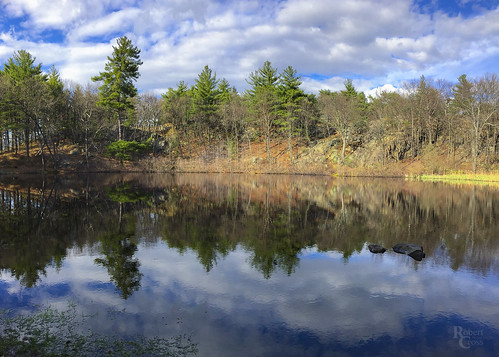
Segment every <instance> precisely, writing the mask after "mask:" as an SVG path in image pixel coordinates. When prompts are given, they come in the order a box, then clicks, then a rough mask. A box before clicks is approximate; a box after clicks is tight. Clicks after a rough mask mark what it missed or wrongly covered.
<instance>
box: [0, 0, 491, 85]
mask: <svg viewBox="0 0 499 357" xmlns="http://www.w3.org/2000/svg"><path fill="white" fill-rule="evenodd" d="M0 1H1V3H2V7H3V9H4V11H5V14H7V16H10V17H11V18H16V17H17V18H20V17H21V16H23V19H24V20H23V21H24V22H23V23H22V24H15V26H14V31H11V32H8V33H3V34H0V60H1V61H5V60H6V59H7V58H8V57H9V56H10V54H9V52H13V50H14V49H21V48H25V49H28V50H36V51H38V52H39V53H43V56H42V55H39V59H41V58H42V57H43V61H44V64H46V65H51V64H52V63H49V62H48V60H50V61H52V60H54V62H53V63H54V64H56V65H58V66H59V67H60V69H61V73H63V75H64V76H66V75H67V76H70V79H73V80H77V81H81V80H82V79H84V78H85V77H86V76H88V75H89V73H94V74H95V72H94V71H95V70H96V67H97V66H96V64H97V61H99V60H101V61H102V64H101V66H100V67H99V69H98V70H100V69H101V68H103V67H104V63H105V61H106V56H107V55H110V54H111V51H112V49H111V47H110V46H109V38H110V37H109V36H115V35H120V34H126V35H129V36H130V37H131V38H132V39H133V41H134V43H135V44H137V45H138V46H139V48H141V50H142V53H141V57H142V59H143V61H144V65H143V66H142V67H141V74H142V75H141V78H140V80H139V82H138V86H139V89H140V90H146V91H156V92H158V91H160V90H163V89H165V88H168V87H172V86H175V85H176V83H177V82H178V81H180V80H184V81H186V82H189V83H191V84H192V83H193V82H194V79H195V78H196V77H197V75H198V74H199V73H200V71H201V70H202V68H203V66H204V65H206V64H207V65H209V66H210V68H212V69H213V70H215V71H216V72H217V75H218V77H220V78H221V77H226V78H227V79H228V80H229V81H230V82H231V84H233V85H235V86H236V87H237V88H238V89H239V90H240V91H243V90H244V89H245V88H246V87H247V83H246V81H245V78H247V76H248V75H249V73H250V72H252V71H254V70H255V69H257V68H258V67H260V66H261V65H262V64H263V62H264V61H265V60H270V61H271V62H272V64H273V65H274V66H276V67H278V68H279V69H280V70H282V69H283V68H285V67H286V66H288V65H292V66H293V67H294V68H295V69H297V70H298V72H300V73H303V74H304V75H314V76H311V77H310V78H307V77H306V76H305V77H304V78H303V80H304V88H306V89H307V90H311V91H316V90H318V89H321V88H329V89H336V88H337V87H338V85H339V86H340V87H341V86H342V84H343V81H344V79H345V78H348V77H353V78H363V79H364V80H365V81H366V82H365V83H369V85H371V87H369V88H366V91H369V90H371V89H373V88H377V87H380V86H383V85H385V84H390V85H392V86H395V87H397V86H398V85H399V84H400V82H401V81H403V80H407V79H411V78H417V77H419V76H420V75H421V74H424V75H427V76H437V77H438V76H439V75H445V76H446V77H447V79H455V78H457V77H458V76H459V75H460V74H462V72H463V70H464V69H467V70H470V71H474V72H480V71H488V72H491V71H492V72H494V71H496V72H497V71H499V68H498V67H494V68H490V63H497V61H495V62H494V61H493V60H492V59H493V58H497V57H498V56H499V9H496V10H489V11H486V10H483V11H482V12H480V15H476V16H471V17H467V18H464V17H462V16H455V17H450V16H449V15H447V14H445V13H442V12H438V13H435V14H433V15H429V14H421V13H418V12H416V11H415V8H414V6H413V2H412V1H410V0H401V1H395V2H394V1H391V0H381V1H376V2H373V1H364V0H341V1H340V0H336V1H330V0H288V1H283V2H273V1H271V2H268V1H263V0H254V1H244V2H223V3H220V2H218V1H215V0H189V1H181V0H169V1H160V0H143V1H140V2H139V1H132V0H129V1H124V2H123V1H118V0H105V1H97V0H91V1H83V0H80V1H66V0H57V1H52V2H46V1H41V0H38V1H33V0H19V1H10V0H0ZM44 30H59V31H61V33H62V36H64V40H63V44H60V43H50V41H48V40H45V41H44V32H43V31H44ZM9 36H10V37H9ZM99 37H101V40H99V43H95V42H96V41H98V40H97V39H98V38H99ZM40 40H42V41H40ZM103 45H105V46H104V47H103ZM94 46H95V47H94ZM106 46H107V47H106ZM11 49H12V51H11ZM82 49H84V51H83V53H82V51H81V50H82ZM103 49H109V52H107V53H102V51H103ZM50 52H53V54H52V55H50ZM75 53H81V54H82V56H81V57H79V56H75ZM485 63H486V64H487V68H483V69H482V67H484V66H485ZM495 66H497V64H496V65H495ZM314 78H315V79H314ZM317 78H319V79H317ZM88 80H90V78H87V81H88Z"/></svg>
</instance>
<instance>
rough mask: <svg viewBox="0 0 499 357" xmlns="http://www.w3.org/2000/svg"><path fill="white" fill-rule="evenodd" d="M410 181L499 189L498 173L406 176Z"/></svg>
mask: <svg viewBox="0 0 499 357" xmlns="http://www.w3.org/2000/svg"><path fill="white" fill-rule="evenodd" d="M406 177H408V178H409V179H412V180H419V181H426V182H446V183H451V184H473V185H490V186H497V187H499V172H494V173H476V174H475V173H451V174H444V175H424V174H423V175H416V176H406Z"/></svg>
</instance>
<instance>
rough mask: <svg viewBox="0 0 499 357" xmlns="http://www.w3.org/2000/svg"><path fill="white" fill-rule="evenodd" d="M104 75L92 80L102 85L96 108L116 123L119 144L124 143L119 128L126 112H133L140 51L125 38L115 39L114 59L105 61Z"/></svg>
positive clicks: (101, 73)
mask: <svg viewBox="0 0 499 357" xmlns="http://www.w3.org/2000/svg"><path fill="white" fill-rule="evenodd" d="M107 59H108V62H107V63H106V65H105V67H104V69H105V71H104V72H100V73H99V75H98V76H95V77H92V80H93V81H94V82H103V84H102V85H101V86H100V87H99V102H98V103H99V104H100V105H102V106H104V107H106V108H109V109H110V110H111V111H112V112H113V114H114V115H115V117H116V119H117V122H118V140H122V139H123V133H122V124H123V120H124V119H125V118H126V112H127V111H128V110H133V102H132V101H131V99H132V98H133V97H135V96H136V95H137V88H135V85H134V83H133V82H134V81H136V80H137V79H138V78H139V76H140V73H139V66H140V65H142V61H141V60H140V50H139V49H138V48H137V47H136V46H134V45H133V44H132V41H131V40H129V39H128V38H127V37H126V36H123V37H120V38H118V41H117V46H113V55H112V56H111V57H109V56H108V57H107Z"/></svg>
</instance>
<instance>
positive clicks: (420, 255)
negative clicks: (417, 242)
mask: <svg viewBox="0 0 499 357" xmlns="http://www.w3.org/2000/svg"><path fill="white" fill-rule="evenodd" d="M407 255H408V256H410V257H411V258H412V259H414V260H417V261H418V262H420V261H421V260H423V258H424V257H425V256H426V254H425V253H424V252H423V251H422V250H415V251H414V252H412V253H409V254H407Z"/></svg>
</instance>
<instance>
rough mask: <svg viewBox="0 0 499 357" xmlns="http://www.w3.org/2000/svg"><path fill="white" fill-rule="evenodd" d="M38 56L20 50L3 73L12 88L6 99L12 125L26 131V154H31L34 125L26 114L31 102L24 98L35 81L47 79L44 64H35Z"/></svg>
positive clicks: (6, 65) (10, 59)
mask: <svg viewBox="0 0 499 357" xmlns="http://www.w3.org/2000/svg"><path fill="white" fill-rule="evenodd" d="M35 61H36V57H33V56H32V55H31V54H30V53H29V52H27V51H25V50H19V51H16V52H15V53H14V55H13V56H12V57H11V58H9V60H8V61H7V63H5V64H4V66H3V75H4V76H5V77H6V78H7V79H8V83H9V85H10V90H9V91H8V95H7V96H6V98H4V100H6V102H7V103H6V104H7V105H8V107H9V108H10V110H9V112H10V113H9V116H10V118H11V119H13V122H12V123H11V124H12V127H13V128H20V129H22V130H23V131H24V143H25V145H26V156H27V157H29V155H30V151H29V149H30V146H29V145H30V132H31V130H32V125H31V123H30V118H29V116H28V115H26V110H27V109H28V108H27V107H26V106H27V105H29V103H28V102H27V101H26V100H24V99H28V98H24V97H25V94H26V90H28V89H33V83H32V82H33V81H46V80H47V77H46V76H45V75H44V74H43V73H42V70H41V68H42V64H41V63H39V64H38V65H35Z"/></svg>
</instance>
